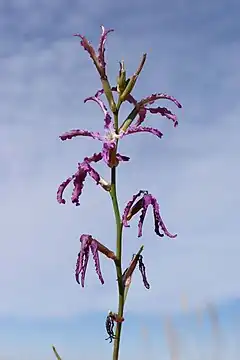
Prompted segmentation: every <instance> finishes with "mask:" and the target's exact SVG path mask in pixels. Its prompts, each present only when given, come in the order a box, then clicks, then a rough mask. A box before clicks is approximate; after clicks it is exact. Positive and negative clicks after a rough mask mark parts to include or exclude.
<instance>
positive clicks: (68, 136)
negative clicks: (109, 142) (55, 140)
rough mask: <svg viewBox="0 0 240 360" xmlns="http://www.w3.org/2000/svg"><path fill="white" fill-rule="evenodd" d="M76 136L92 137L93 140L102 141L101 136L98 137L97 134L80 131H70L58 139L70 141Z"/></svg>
mask: <svg viewBox="0 0 240 360" xmlns="http://www.w3.org/2000/svg"><path fill="white" fill-rule="evenodd" d="M77 136H89V137H92V138H93V139H97V140H102V136H101V135H100V133H99V132H93V131H88V130H80V129H73V130H70V131H68V132H65V133H64V134H62V135H60V136H59V137H60V139H61V140H63V141H64V140H70V139H72V138H73V137H77Z"/></svg>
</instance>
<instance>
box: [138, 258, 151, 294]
mask: <svg viewBox="0 0 240 360" xmlns="http://www.w3.org/2000/svg"><path fill="white" fill-rule="evenodd" d="M138 266H139V270H140V273H141V275H142V279H143V284H144V286H145V288H146V289H150V284H149V282H148V281H147V275H146V268H145V265H144V263H143V256H142V255H139V260H138Z"/></svg>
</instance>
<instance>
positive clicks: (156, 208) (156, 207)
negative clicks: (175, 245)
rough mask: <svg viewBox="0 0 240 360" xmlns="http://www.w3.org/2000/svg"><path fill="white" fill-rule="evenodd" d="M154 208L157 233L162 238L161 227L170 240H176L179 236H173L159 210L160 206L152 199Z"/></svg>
mask: <svg viewBox="0 0 240 360" xmlns="http://www.w3.org/2000/svg"><path fill="white" fill-rule="evenodd" d="M151 203H152V206H153V214H154V221H155V233H156V234H157V235H159V236H162V234H160V232H159V226H160V227H161V229H162V231H163V232H164V234H165V235H166V236H168V237H170V238H172V239H173V238H175V237H176V236H177V234H174V235H173V234H171V233H170V232H169V231H168V229H167V228H166V226H165V224H164V222H163V220H162V218H161V215H160V209H159V204H158V202H157V200H156V199H155V198H154V197H152V202H151Z"/></svg>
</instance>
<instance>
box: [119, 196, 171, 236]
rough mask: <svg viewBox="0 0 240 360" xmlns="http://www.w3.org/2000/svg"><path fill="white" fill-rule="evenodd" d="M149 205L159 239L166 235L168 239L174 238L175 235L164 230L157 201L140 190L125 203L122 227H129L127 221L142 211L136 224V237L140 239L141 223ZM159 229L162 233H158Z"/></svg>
mask: <svg viewBox="0 0 240 360" xmlns="http://www.w3.org/2000/svg"><path fill="white" fill-rule="evenodd" d="M140 196H141V198H140V200H138V201H137V202H136V203H135V201H136V200H137V198H138V197H140ZM134 203H135V204H134ZM149 205H152V207H153V216H154V227H155V228H154V230H155V233H156V234H157V235H158V236H160V237H162V236H164V235H166V236H168V237H170V238H175V237H176V236H177V234H175V235H173V234H171V233H170V232H169V231H168V229H167V228H166V226H165V224H164V222H163V220H162V218H161V215H160V208H159V204H158V202H157V200H156V199H155V198H154V197H153V196H152V195H151V194H149V193H148V191H145V190H140V191H139V192H138V193H137V194H135V195H133V198H132V200H130V201H129V202H128V203H127V205H126V207H125V209H124V213H123V217H122V222H123V225H124V226H125V227H129V225H128V221H129V220H131V218H132V217H133V216H134V215H135V214H137V213H138V212H139V211H140V210H142V212H141V215H140V219H139V223H138V237H141V236H142V227H143V222H144V219H145V216H146V213H147V209H148V207H149ZM160 229H161V230H162V231H163V233H160Z"/></svg>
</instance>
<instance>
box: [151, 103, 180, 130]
mask: <svg viewBox="0 0 240 360" xmlns="http://www.w3.org/2000/svg"><path fill="white" fill-rule="evenodd" d="M146 109H147V110H148V111H149V112H150V113H151V114H161V115H162V116H166V117H167V118H168V119H170V120H172V121H173V124H174V127H176V126H177V125H178V120H177V116H176V115H175V114H173V113H172V112H171V111H170V110H169V109H167V108H165V107H160V106H158V107H157V108H146Z"/></svg>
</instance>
